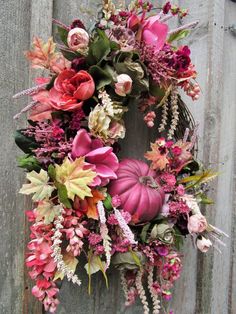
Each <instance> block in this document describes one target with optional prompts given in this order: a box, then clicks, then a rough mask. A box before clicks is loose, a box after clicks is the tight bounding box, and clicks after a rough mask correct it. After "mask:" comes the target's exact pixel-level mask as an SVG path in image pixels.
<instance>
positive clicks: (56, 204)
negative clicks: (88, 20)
mask: <svg viewBox="0 0 236 314" xmlns="http://www.w3.org/2000/svg"><path fill="white" fill-rule="evenodd" d="M187 14H188V11H187V10H183V9H181V8H180V7H178V6H173V5H171V4H170V2H167V3H166V4H165V5H164V6H163V7H162V8H154V7H153V6H152V4H151V3H150V2H148V1H142V0H139V1H138V0H136V1H132V2H131V4H130V5H129V7H128V8H125V7H118V8H117V7H115V5H114V4H113V3H112V1H111V0H106V1H104V3H103V8H102V10H101V12H99V20H98V22H97V23H96V25H95V26H94V27H93V29H92V30H91V32H88V31H87V30H86V28H85V26H84V24H83V23H82V22H81V20H75V21H73V22H72V24H71V25H70V26H67V25H64V24H63V23H61V22H59V21H57V20H53V22H54V24H55V25H56V26H57V30H58V32H57V35H58V37H59V38H58V41H59V42H58V43H57V44H55V43H54V41H53V39H52V38H49V40H48V41H47V42H45V43H44V42H43V41H42V40H41V39H39V38H37V37H35V38H34V40H33V47H32V50H30V51H28V52H26V57H27V58H28V59H29V60H30V61H31V63H32V66H33V68H40V69H46V73H47V75H46V76H45V75H44V76H42V77H38V78H37V79H36V84H37V85H36V86H35V87H32V88H30V89H28V90H25V91H23V92H20V93H18V94H16V95H15V96H14V98H18V97H19V96H24V95H29V96H30V97H31V98H32V101H31V102H30V103H29V104H28V105H27V106H26V107H25V108H24V109H22V110H21V112H20V113H19V114H17V115H16V116H15V118H19V117H20V115H21V114H22V113H23V112H29V115H28V122H29V125H28V126H27V128H25V129H21V130H17V131H16V136H15V141H16V144H17V145H18V146H19V147H20V148H21V149H22V150H23V152H24V153H25V154H24V155H23V156H22V157H20V158H19V166H20V167H22V168H24V169H25V170H26V171H27V174H26V178H27V180H28V181H29V182H28V183H27V184H23V187H22V188H21V189H20V193H22V194H26V195H30V194H32V195H33V196H32V200H33V202H34V209H33V210H30V211H27V212H26V215H27V217H28V219H29V221H30V222H31V228H30V229H31V236H30V238H31V240H30V242H29V244H28V252H27V257H26V265H27V267H28V268H29V269H30V271H29V275H30V277H31V278H32V279H33V280H34V281H35V286H34V287H33V289H32V293H33V295H34V296H35V297H36V298H38V299H39V300H40V301H41V302H42V303H43V305H44V307H45V310H46V311H49V312H51V313H54V312H55V311H56V308H57V305H58V304H59V300H58V298H57V295H58V292H59V288H58V287H59V286H60V285H58V283H59V282H60V281H62V280H63V279H64V278H65V277H66V278H67V279H68V280H69V281H72V282H73V283H74V284H78V285H81V281H80V275H79V274H80V272H81V271H82V269H80V270H79V271H77V272H76V267H77V263H78V259H80V258H81V255H84V256H85V257H86V260H87V262H86V264H85V265H84V269H85V271H86V272H87V274H88V277H89V288H88V289H89V293H90V292H91V289H92V287H91V276H92V275H93V274H94V273H96V272H99V271H101V272H102V274H103V276H104V280H105V282H106V285H108V280H109V278H107V269H108V268H109V267H110V266H111V264H112V265H114V267H116V268H117V269H118V270H119V271H120V278H121V284H122V287H123V290H124V295H125V302H126V303H125V304H126V305H127V306H128V305H131V304H133V303H134V302H135V299H136V297H138V296H139V297H140V299H141V302H142V304H143V310H144V313H145V314H146V313H149V311H150V308H151V309H152V312H153V313H154V314H157V313H161V312H162V311H165V313H167V312H168V313H173V312H172V311H171V310H170V309H169V305H168V302H166V301H169V300H170V299H171V295H172V292H171V290H172V287H173V284H174V282H175V281H176V280H177V279H178V278H179V276H180V273H181V269H182V263H181V258H182V254H181V253H180V252H179V250H180V247H181V245H182V243H183V240H184V239H185V238H186V236H187V235H190V236H191V237H192V239H193V243H194V244H195V246H196V247H197V248H198V249H199V250H200V251H202V252H207V251H208V249H209V248H210V247H211V246H212V245H213V246H214V247H216V248H217V244H218V243H222V242H221V240H219V237H221V236H222V235H225V234H224V233H223V232H222V231H221V230H219V229H217V228H216V227H214V226H212V225H211V224H209V223H208V222H207V220H206V218H205V216H204V215H203V214H202V213H201V211H200V208H199V204H212V203H213V201H212V200H211V199H209V198H208V197H207V195H206V192H207V190H208V182H209V181H210V180H212V179H213V178H214V177H216V175H217V173H216V172H214V171H212V170H208V169H205V168H204V167H203V165H202V164H201V163H200V162H199V161H197V159H196V156H195V155H196V154H195V151H196V149H195V147H196V139H197V127H196V126H195V124H194V121H193V119H192V116H191V113H190V112H189V110H188V109H187V107H186V105H185V104H184V102H183V101H182V99H181V96H180V94H179V90H183V91H184V92H185V93H186V94H187V95H188V96H190V97H191V98H192V99H193V100H196V99H198V97H199V93H200V88H199V85H198V84H197V82H196V76H197V73H196V70H195V67H194V65H193V64H192V62H191V59H190V50H189V47H188V46H178V40H180V39H183V38H184V37H186V36H187V35H188V34H189V32H190V30H191V29H192V28H194V27H195V26H196V25H197V22H193V23H190V24H185V25H183V26H181V27H179V28H177V29H174V30H169V28H168V25H167V22H168V20H169V19H171V18H172V17H174V16H177V17H178V18H180V19H182V18H184V16H186V15H187ZM56 47H57V48H58V49H59V50H58V51H57V50H56ZM130 107H132V108H134V107H136V108H137V109H139V110H140V112H141V113H142V114H143V116H144V118H143V119H144V122H145V123H146V124H147V126H148V127H149V128H152V127H154V126H155V125H157V129H158V134H159V137H158V138H157V139H156V140H155V141H154V142H153V143H151V148H150V150H149V151H148V152H146V153H145V154H144V157H145V158H146V162H144V161H141V160H137V159H133V158H129V159H127V158H126V159H122V160H121V161H120V160H119V159H118V157H117V156H118V155H119V151H120V149H121V148H120V144H121V146H122V141H120V139H123V138H124V137H125V124H124V120H123V115H124V114H125V112H126V111H128V110H129V108H130ZM118 141H119V143H118ZM226 236H227V235H226ZM145 278H146V281H145ZM144 285H146V287H147V289H146V290H148V292H149V293H150V296H151V298H150V300H151V301H152V302H151V303H152V304H150V302H148V299H147V297H146V292H145V289H144Z"/></svg>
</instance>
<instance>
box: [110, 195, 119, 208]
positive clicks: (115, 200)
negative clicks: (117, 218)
mask: <svg viewBox="0 0 236 314" xmlns="http://www.w3.org/2000/svg"><path fill="white" fill-rule="evenodd" d="M111 204H112V206H113V207H115V208H117V207H119V206H120V205H121V199H120V197H119V196H118V195H114V196H113V197H112V199H111Z"/></svg>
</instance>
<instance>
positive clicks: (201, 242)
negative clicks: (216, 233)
mask: <svg viewBox="0 0 236 314" xmlns="http://www.w3.org/2000/svg"><path fill="white" fill-rule="evenodd" d="M211 246H212V242H211V241H210V240H209V239H206V238H204V237H199V238H198V239H197V248H198V249H199V250H200V251H201V252H203V253H206V252H207V251H208V250H209V248H210V247H211Z"/></svg>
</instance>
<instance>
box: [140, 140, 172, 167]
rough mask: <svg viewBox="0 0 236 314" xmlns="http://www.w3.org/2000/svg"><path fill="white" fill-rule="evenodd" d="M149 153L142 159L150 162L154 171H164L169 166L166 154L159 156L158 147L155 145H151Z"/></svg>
mask: <svg viewBox="0 0 236 314" xmlns="http://www.w3.org/2000/svg"><path fill="white" fill-rule="evenodd" d="M151 149H152V150H151V151H148V152H146V154H144V157H145V158H146V159H147V160H150V161H152V163H151V168H152V169H154V170H164V169H165V168H166V166H167V165H168V164H169V160H168V158H167V153H163V154H161V153H160V151H159V145H158V144H157V143H151Z"/></svg>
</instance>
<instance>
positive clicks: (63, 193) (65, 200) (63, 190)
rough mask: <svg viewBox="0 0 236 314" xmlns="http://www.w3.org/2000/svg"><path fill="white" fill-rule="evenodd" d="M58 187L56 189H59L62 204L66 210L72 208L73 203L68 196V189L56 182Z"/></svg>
mask: <svg viewBox="0 0 236 314" xmlns="http://www.w3.org/2000/svg"><path fill="white" fill-rule="evenodd" d="M55 185H56V188H57V192H58V198H59V200H60V202H61V203H62V204H63V205H64V206H65V207H66V208H71V207H72V206H71V202H70V200H69V198H68V194H67V189H66V187H65V186H64V185H63V184H61V183H59V182H56V183H55Z"/></svg>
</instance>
